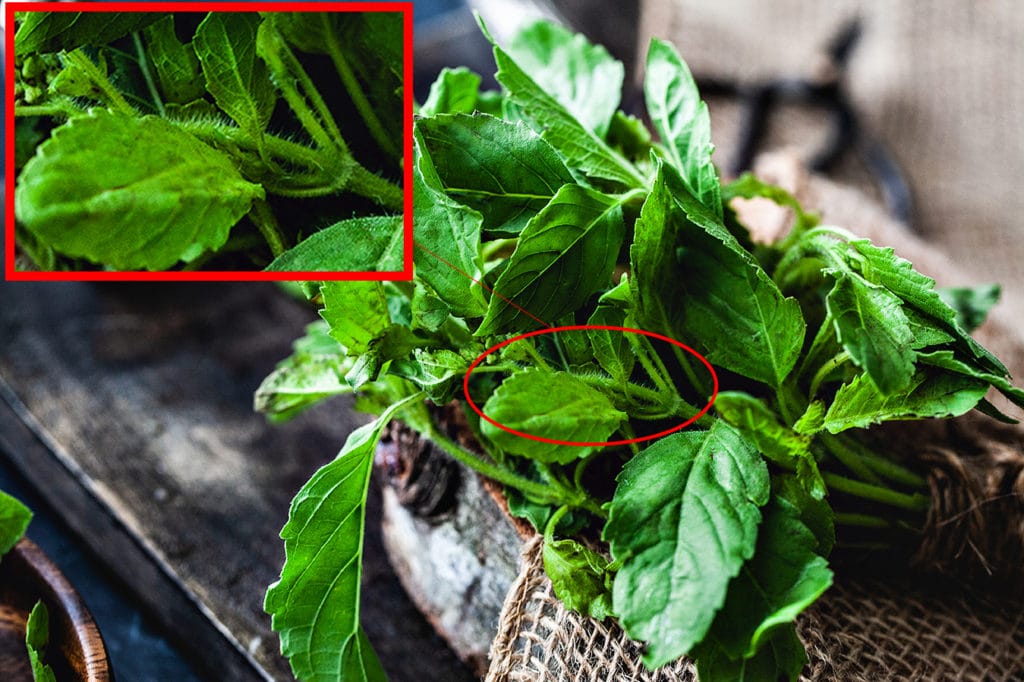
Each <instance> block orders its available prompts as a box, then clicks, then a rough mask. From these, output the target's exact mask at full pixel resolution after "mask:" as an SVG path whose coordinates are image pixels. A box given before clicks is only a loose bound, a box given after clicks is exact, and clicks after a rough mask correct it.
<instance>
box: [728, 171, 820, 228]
mask: <svg viewBox="0 0 1024 682" xmlns="http://www.w3.org/2000/svg"><path fill="white" fill-rule="evenodd" d="M737 198H742V199H755V198H763V199H768V200H770V201H772V202H774V203H775V204H776V205H778V206H782V207H783V208H788V209H790V210H791V211H793V215H794V216H795V217H796V225H795V226H794V228H793V229H794V230H796V231H803V230H807V229H810V228H812V227H814V226H815V225H817V224H818V223H819V222H820V219H819V217H818V216H817V215H815V214H813V213H808V212H806V211H804V209H803V206H801V205H800V202H799V201H797V199H796V197H794V196H793V195H792V194H790V193H789V192H787V191H786V190H784V189H782V188H781V187H778V186H776V185H771V184H769V183H767V182H765V181H763V180H761V179H760V178H758V177H757V176H756V175H754V174H753V173H744V174H743V175H741V176H740V177H738V178H736V179H735V180H733V181H732V182H730V183H728V184H726V185H722V203H723V204H728V203H729V202H730V201H732V200H733V199H737Z"/></svg>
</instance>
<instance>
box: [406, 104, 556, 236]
mask: <svg viewBox="0 0 1024 682" xmlns="http://www.w3.org/2000/svg"><path fill="white" fill-rule="evenodd" d="M416 130H417V132H418V133H419V135H420V139H421V141H422V143H423V145H424V148H425V149H426V151H427V152H428V153H429V156H430V160H431V162H432V163H433V166H434V170H435V171H436V173H437V177H438V179H439V180H440V186H439V189H441V190H442V191H444V192H445V193H446V194H448V195H449V196H450V197H451V198H453V199H455V200H456V201H459V202H461V203H463V204H466V205H467V206H470V207H471V208H473V209H475V210H477V211H479V212H480V213H481V214H482V215H483V219H484V223H483V227H484V229H486V230H492V231H501V232H505V233H517V232H519V231H520V230H522V229H523V226H524V225H526V223H527V222H528V221H529V220H530V219H531V218H532V217H533V216H534V215H535V214H536V213H537V211H539V210H540V209H542V208H543V207H544V206H545V204H547V203H548V202H549V201H550V200H551V197H553V196H554V195H555V192H557V191H558V189H559V188H560V187H561V186H562V185H565V184H567V183H572V182H574V180H573V177H572V174H571V173H569V170H568V169H567V168H566V167H565V164H564V163H562V161H561V159H559V158H558V155H557V154H556V153H555V151H554V150H553V149H552V148H551V145H549V144H548V143H547V142H545V141H544V140H543V139H541V137H540V136H539V135H537V134H536V133H534V132H533V131H531V130H530V129H529V128H527V127H526V126H525V125H523V124H522V123H509V122H508V121H503V120H501V119H499V118H494V117H493V116H487V115H484V114H478V115H475V116H467V115H465V114H455V115H448V114H443V115H440V116H435V117H433V118H428V119H421V120H419V121H417V122H416Z"/></svg>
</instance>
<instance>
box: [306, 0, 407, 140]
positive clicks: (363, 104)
mask: <svg viewBox="0 0 1024 682" xmlns="http://www.w3.org/2000/svg"><path fill="white" fill-rule="evenodd" d="M320 21H321V23H322V24H323V28H324V36H325V37H326V38H327V51H328V54H330V56H331V61H333V62H334V68H335V70H337V72H338V76H339V77H340V78H341V82H342V84H343V85H344V86H345V90H347V91H348V95H349V97H351V98H352V103H353V104H355V106H356V110H357V111H358V112H359V115H360V116H362V117H363V121H364V122H365V123H366V127H367V128H368V129H369V130H370V135H371V136H373V139H374V141H376V143H377V145H378V146H379V147H380V148H381V149H382V150H384V152H385V153H387V154H388V155H389V156H392V157H397V156H398V155H399V152H398V148H397V147H396V146H395V143H394V140H392V139H391V137H390V136H389V135H388V134H387V132H386V131H385V130H384V126H383V125H382V124H381V122H380V118H378V117H377V112H376V111H374V109H373V106H372V105H371V104H370V101H369V100H368V99H367V98H366V93H364V92H363V88H362V86H360V85H359V81H358V80H356V76H355V73H353V71H352V67H351V66H349V63H348V60H347V59H345V54H344V52H343V51H342V49H341V44H340V43H339V42H338V36H337V34H336V33H335V32H334V31H333V30H332V29H331V25H330V19H329V17H328V15H327V14H326V13H324V12H321V13H320ZM403 87H409V84H408V83H406V84H405V85H404V86H403Z"/></svg>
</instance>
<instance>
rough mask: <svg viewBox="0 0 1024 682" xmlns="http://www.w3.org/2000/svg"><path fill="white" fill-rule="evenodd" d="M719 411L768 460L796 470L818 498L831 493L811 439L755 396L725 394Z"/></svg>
mask: <svg viewBox="0 0 1024 682" xmlns="http://www.w3.org/2000/svg"><path fill="white" fill-rule="evenodd" d="M715 410H717V411H718V413H719V415H721V417H722V418H723V419H724V420H725V421H727V422H729V423H730V424H732V425H733V426H735V427H736V428H737V429H739V430H740V431H741V432H742V433H743V434H744V435H745V436H746V437H747V438H748V439H749V440H750V441H751V442H752V443H754V444H755V445H757V447H758V449H759V450H760V451H761V454H763V455H764V456H765V457H767V458H768V459H770V460H772V461H773V462H777V463H778V464H781V465H782V466H785V467H787V468H790V469H795V470H796V475H797V479H798V480H799V481H800V485H802V486H804V489H805V490H807V492H808V493H809V494H810V495H812V496H813V497H814V498H815V499H818V500H820V499H823V498H824V497H825V493H826V492H827V490H826V489H825V482H824V481H823V480H822V478H821V473H820V472H819V471H818V463H817V461H816V460H815V459H814V455H812V454H811V451H810V444H811V438H810V436H805V435H801V434H799V433H797V432H795V431H792V430H790V429H788V428H786V427H785V426H783V425H782V423H781V422H780V421H779V418H778V417H777V416H776V414H775V413H774V412H773V411H772V410H771V409H770V408H769V407H768V406H767V405H765V404H764V403H763V402H761V401H760V400H758V399H757V398H755V397H754V396H752V395H749V394H747V393H741V392H739V391H723V392H721V393H719V394H718V396H717V397H716V398H715Z"/></svg>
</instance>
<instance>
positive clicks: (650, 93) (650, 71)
mask: <svg viewBox="0 0 1024 682" xmlns="http://www.w3.org/2000/svg"><path fill="white" fill-rule="evenodd" d="M644 96H645V99H646V101H647V111H648V112H649V113H650V116H651V121H652V122H653V123H654V127H655V129H656V130H657V131H658V134H659V135H661V141H662V143H663V144H664V145H665V148H666V151H667V152H668V158H669V159H670V160H671V161H672V163H673V165H675V167H676V169H677V170H678V171H679V174H680V176H681V177H682V179H683V182H684V183H685V184H686V187H687V189H689V190H690V193H691V194H693V196H695V197H696V198H697V200H698V201H700V202H701V203H702V204H704V205H705V206H706V207H707V208H708V209H709V210H710V211H711V212H712V213H713V214H714V215H715V216H716V217H718V219H721V218H722V197H721V189H720V188H721V185H720V183H719V181H718V171H717V170H716V169H715V165H714V163H712V161H711V155H712V153H714V151H715V146H714V145H713V144H711V118H710V116H709V114H708V106H707V104H705V103H704V102H702V101H701V99H700V93H699V92H697V83H696V82H694V80H693V75H691V74H690V69H689V68H687V66H686V63H685V62H684V61H683V60H682V58H681V57H680V56H679V53H678V52H676V49H675V48H674V47H672V45H671V44H669V43H667V42H665V41H663V40H658V39H657V38H655V39H653V40H651V46H650V49H649V50H648V52H647V74H646V76H645V78H644Z"/></svg>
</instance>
